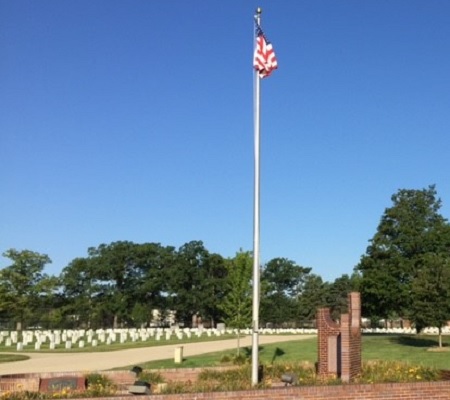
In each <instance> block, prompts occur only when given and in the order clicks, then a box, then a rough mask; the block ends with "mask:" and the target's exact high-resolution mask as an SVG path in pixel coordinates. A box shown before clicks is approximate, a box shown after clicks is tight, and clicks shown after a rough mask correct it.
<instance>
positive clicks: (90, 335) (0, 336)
mask: <svg viewBox="0 0 450 400" xmlns="http://www.w3.org/2000/svg"><path fill="white" fill-rule="evenodd" d="M316 332H317V331H316V330H315V329H262V330H260V333H261V334H265V335H270V334H314V333H316ZM237 333H238V330H237V329H225V327H223V329H203V328H184V329H180V328H142V329H137V328H130V329H98V330H95V331H94V330H84V329H80V330H35V331H22V332H17V331H11V332H10V331H1V332H0V345H1V344H3V345H4V346H6V347H11V346H16V349H17V350H18V351H21V350H23V349H24V347H25V346H28V345H31V344H34V348H35V350H40V349H41V346H42V345H43V344H46V343H47V342H48V348H49V349H50V350H54V349H56V348H60V347H61V346H64V348H65V349H68V350H69V349H71V348H73V347H74V346H76V345H77V346H78V347H79V348H83V347H85V346H87V345H90V346H92V347H96V346H97V345H98V344H99V343H100V344H106V345H111V344H112V343H116V342H119V343H126V342H129V341H131V342H137V341H142V342H145V341H149V340H156V341H160V340H170V339H172V338H177V339H179V340H181V339H190V338H191V337H193V336H195V337H201V336H202V335H206V336H207V337H212V336H215V337H220V336H224V335H236V334H237ZM251 333H252V330H251V329H243V330H241V331H240V334H242V335H250V334H251Z"/></svg>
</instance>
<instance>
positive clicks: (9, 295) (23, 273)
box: [0, 249, 58, 330]
mask: <svg viewBox="0 0 450 400" xmlns="http://www.w3.org/2000/svg"><path fill="white" fill-rule="evenodd" d="M3 256H4V257H6V258H9V259H10V260H11V261H12V264H11V265H10V266H8V267H6V268H4V269H2V270H1V271H0V294H1V299H0V308H1V309H3V310H4V311H7V312H8V314H9V315H10V316H11V318H12V319H13V320H14V321H15V323H16V329H17V330H21V329H22V328H23V326H24V324H25V323H27V322H31V321H32V320H33V318H36V316H38V315H40V314H42V309H40V308H41V307H42V305H43V304H44V302H45V300H46V299H48V297H49V296H51V295H52V294H53V292H54V291H55V289H56V288H57V284H58V281H57V279H56V278H55V277H51V276H49V275H47V274H44V273H43V270H44V267H45V265H46V264H49V263H51V260H50V257H49V256H48V255H46V254H39V253H37V252H34V251H30V250H22V251H19V250H15V249H9V250H7V251H6V252H5V253H3Z"/></svg>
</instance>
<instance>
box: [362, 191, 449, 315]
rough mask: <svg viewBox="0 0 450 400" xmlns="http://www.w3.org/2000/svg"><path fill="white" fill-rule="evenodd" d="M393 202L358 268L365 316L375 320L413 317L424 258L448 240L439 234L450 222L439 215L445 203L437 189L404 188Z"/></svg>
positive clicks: (395, 195)
mask: <svg viewBox="0 0 450 400" xmlns="http://www.w3.org/2000/svg"><path fill="white" fill-rule="evenodd" d="M392 202H393V205H392V207H390V208H387V209H386V210H385V212H384V214H383V216H382V218H381V221H380V224H379V225H378V229H377V232H376V233H375V235H374V237H373V238H372V239H371V240H370V245H369V246H368V248H367V251H366V254H365V255H363V257H362V258H361V261H360V263H359V264H358V265H357V266H356V272H358V273H360V274H361V282H360V284H361V294H362V306H363V314H365V315H366V316H368V317H372V318H374V317H377V318H385V319H388V318H389V317H390V316H392V315H398V316H406V315H411V305H412V297H411V292H412V285H413V282H414V280H415V278H416V277H417V275H418V273H419V269H420V267H421V265H422V262H421V260H423V257H424V256H426V255H427V254H430V253H434V252H436V251H437V250H439V249H440V248H441V247H442V246H443V243H442V240H446V239H445V238H443V237H442V236H439V235H436V234H435V233H436V232H437V231H439V230H441V229H444V227H445V225H446V224H447V222H446V220H445V218H444V217H443V216H442V215H441V214H440V213H439V210H440V207H441V200H440V199H439V198H438V197H437V192H436V189H435V187H434V186H429V187H428V188H427V189H422V190H406V189H402V190H399V191H398V192H397V193H396V194H394V195H393V196H392Z"/></svg>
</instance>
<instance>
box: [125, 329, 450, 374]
mask: <svg viewBox="0 0 450 400" xmlns="http://www.w3.org/2000/svg"><path fill="white" fill-rule="evenodd" d="M437 345H438V342H437V337H435V336H406V335H363V337H362V348H363V355H362V358H363V361H368V360H393V361H394V360H395V361H403V362H405V363H410V364H420V365H424V366H428V367H435V368H439V369H448V370H450V351H442V352H437V351H429V350H428V349H430V348H433V347H437ZM444 345H445V346H446V348H447V350H448V348H449V346H450V337H445V338H444ZM241 352H243V353H244V354H248V355H249V357H250V354H251V349H250V348H242V349H241ZM233 354H236V350H227V351H222V352H216V353H207V354H203V355H199V356H192V357H189V358H186V359H185V360H184V361H183V363H182V364H181V366H180V364H175V363H174V361H173V359H169V360H160V361H152V362H148V363H144V364H139V365H140V366H141V367H142V368H143V369H159V368H179V367H181V368H195V367H211V366H217V365H221V364H220V360H221V358H222V356H223V355H233ZM259 360H260V363H262V364H270V363H276V362H293V361H308V362H311V363H314V362H316V361H317V338H313V339H307V340H300V341H292V342H283V343H278V344H267V345H264V346H260V352H259ZM131 367H132V366H125V367H123V368H117V369H131Z"/></svg>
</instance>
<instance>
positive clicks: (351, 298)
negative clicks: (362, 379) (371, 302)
mask: <svg viewBox="0 0 450 400" xmlns="http://www.w3.org/2000/svg"><path fill="white" fill-rule="evenodd" d="M317 329H318V363H317V373H318V374H319V376H322V377H329V376H336V377H340V378H341V379H342V381H344V382H350V380H351V379H353V378H354V377H355V376H356V375H358V374H359V373H360V372H361V300H360V295H359V293H357V292H352V293H350V294H349V295H348V313H347V314H342V315H341V324H340V325H339V324H337V323H336V322H334V321H333V320H332V319H331V316H330V310H329V309H328V308H320V309H319V310H318V311H317Z"/></svg>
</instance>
